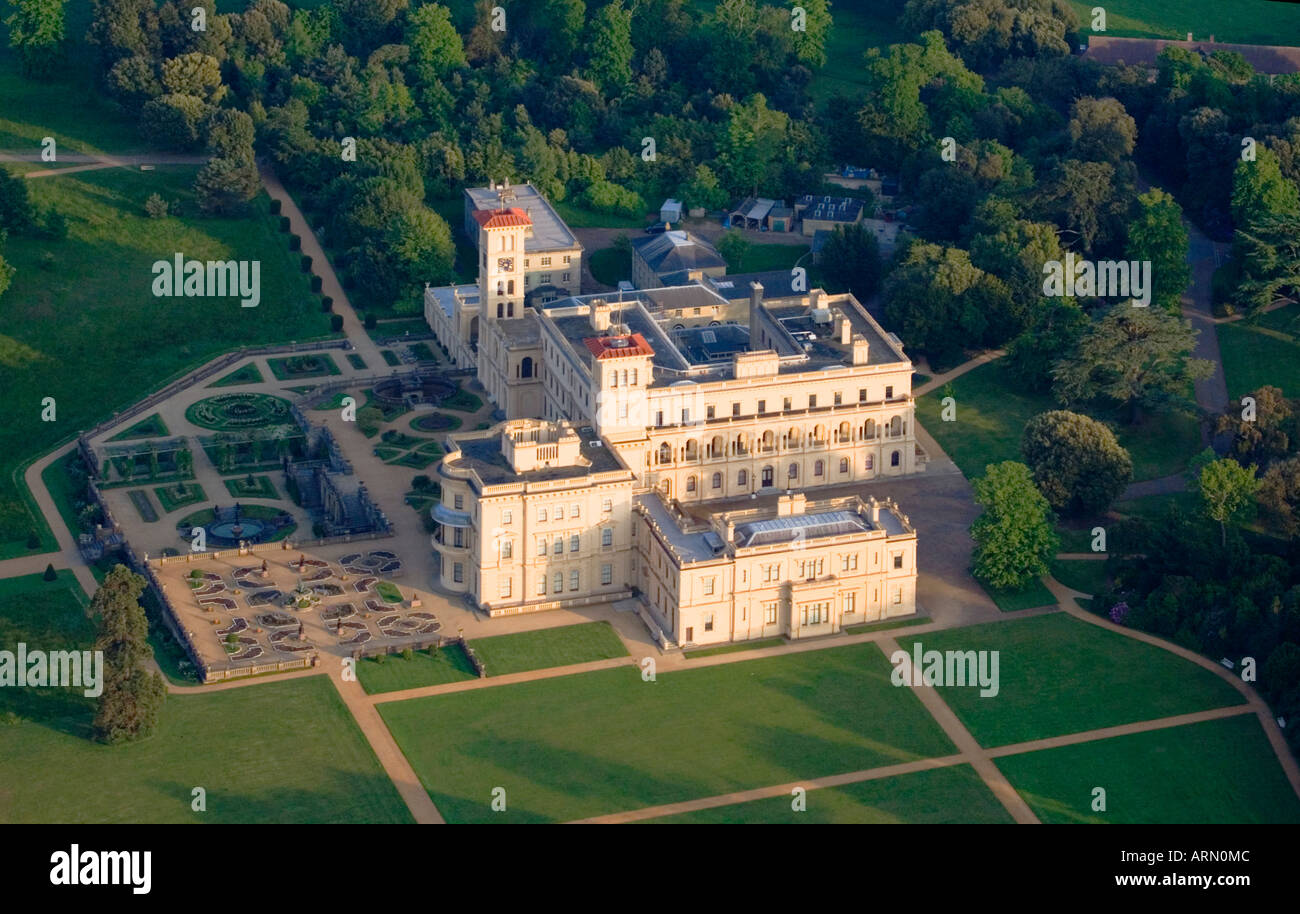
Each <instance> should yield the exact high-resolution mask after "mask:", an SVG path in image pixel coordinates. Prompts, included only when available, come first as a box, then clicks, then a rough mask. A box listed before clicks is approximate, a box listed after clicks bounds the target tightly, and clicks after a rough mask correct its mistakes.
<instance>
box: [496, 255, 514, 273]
mask: <svg viewBox="0 0 1300 914" xmlns="http://www.w3.org/2000/svg"><path fill="white" fill-rule="evenodd" d="M514 269H515V259H514V258H513V257H499V258H497V272H498V273H513V272H514Z"/></svg>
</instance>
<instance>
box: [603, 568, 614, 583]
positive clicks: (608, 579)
mask: <svg viewBox="0 0 1300 914" xmlns="http://www.w3.org/2000/svg"><path fill="white" fill-rule="evenodd" d="M600 583H602V584H613V583H614V566H613V565H601V566H600Z"/></svg>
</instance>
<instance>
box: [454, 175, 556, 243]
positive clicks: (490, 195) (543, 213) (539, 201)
mask: <svg viewBox="0 0 1300 914" xmlns="http://www.w3.org/2000/svg"><path fill="white" fill-rule="evenodd" d="M510 191H511V192H512V193H513V194H514V200H513V201H512V202H513V204H514V207H513V208H515V209H519V210H523V212H524V213H525V215H526V216H527V218H528V219H529V220H530V221H531V222H532V224H533V232H532V235H531V236H529V239H528V244H527V248H526V250H527V251H528V252H529V253H532V252H536V251H557V250H568V249H570V248H578V249H579V250H581V249H582V245H581V244H579V243H578V238H577V236H576V235H574V234H573V232H572V231H570V230H569V227H568V226H567V225H565V224H564V220H563V219H561V218H560V215H559V213H557V212H556V211H555V208H554V207H552V206H551V204H550V201H549V200H547V199H546V198H545V197H543V196H542V195H541V193H540V192H539V191H538V190H537V188H535V187H533V185H531V184H519V185H515V186H512V187H511V188H510ZM465 196H466V197H468V198H469V200H470V202H471V203H472V204H473V206H474V208H475V209H476V210H496V209H500V208H501V198H500V197H499V196H498V195H497V192H496V191H495V190H493V189H492V188H490V187H467V188H465ZM474 242H475V244H477V243H478V239H474Z"/></svg>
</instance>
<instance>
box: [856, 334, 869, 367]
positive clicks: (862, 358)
mask: <svg viewBox="0 0 1300 914" xmlns="http://www.w3.org/2000/svg"><path fill="white" fill-rule="evenodd" d="M870 354H871V344H870V343H868V342H867V338H866V337H865V336H863V335H862V334H861V333H855V334H854V335H853V364H854V365H866V364H868V362H869V360H870Z"/></svg>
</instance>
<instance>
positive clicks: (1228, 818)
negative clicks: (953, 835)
mask: <svg viewBox="0 0 1300 914" xmlns="http://www.w3.org/2000/svg"><path fill="white" fill-rule="evenodd" d="M995 762H996V764H997V766H998V768H1000V769H1001V770H1002V773H1003V774H1005V775H1006V776H1007V779H1008V780H1009V781H1011V784H1012V786H1014V787H1015V788H1016V790H1018V791H1019V792H1020V795H1021V796H1023V797H1024V798H1025V801H1026V802H1027V803H1028V804H1029V806H1030V807H1031V808H1032V809H1033V810H1034V812H1035V813H1037V815H1038V817H1039V818H1040V819H1042V820H1043V821H1044V822H1047V823H1078V822H1116V823H1151V822H1158V823H1178V824H1183V823H1185V824H1188V825H1192V824H1203V823H1205V824H1208V823H1216V824H1217V823H1223V824H1234V825H1236V824H1248V823H1249V824H1253V823H1257V822H1286V823H1292V824H1294V823H1297V822H1300V800H1297V799H1296V795H1295V791H1294V790H1292V789H1291V785H1290V784H1289V783H1288V782H1287V779H1286V776H1285V775H1284V774H1283V772H1282V768H1281V766H1280V765H1279V764H1278V762H1277V756H1275V755H1274V754H1273V750H1272V747H1271V746H1270V745H1269V743H1268V739H1267V738H1266V737H1265V736H1264V731H1263V730H1262V729H1261V728H1260V725H1259V720H1258V719H1257V718H1256V717H1255V715H1254V714H1242V715H1239V716H1237V717H1229V718H1225V719H1223V720H1214V721H1205V722H1203V723H1198V724H1189V725H1187V726H1184V727H1173V728H1170V729H1166V730H1152V731H1148V732H1146V733H1135V734H1132V735H1129V736H1117V737H1114V738H1112V739H1107V740H1097V741H1094V742H1088V743H1081V744H1079V745H1076V746H1064V747H1060V748H1057V749H1044V750H1042V751H1040V752H1030V753H1026V754H1024V755H1013V756H1007V757H1005V758H999V759H996V760H995ZM1097 787H1101V788H1102V789H1104V790H1105V791H1106V810H1105V812H1095V811H1093V809H1092V800H1093V790H1094V788H1097ZM809 796H810V797H811V796H812V794H810V795H809ZM810 806H811V804H810Z"/></svg>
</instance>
